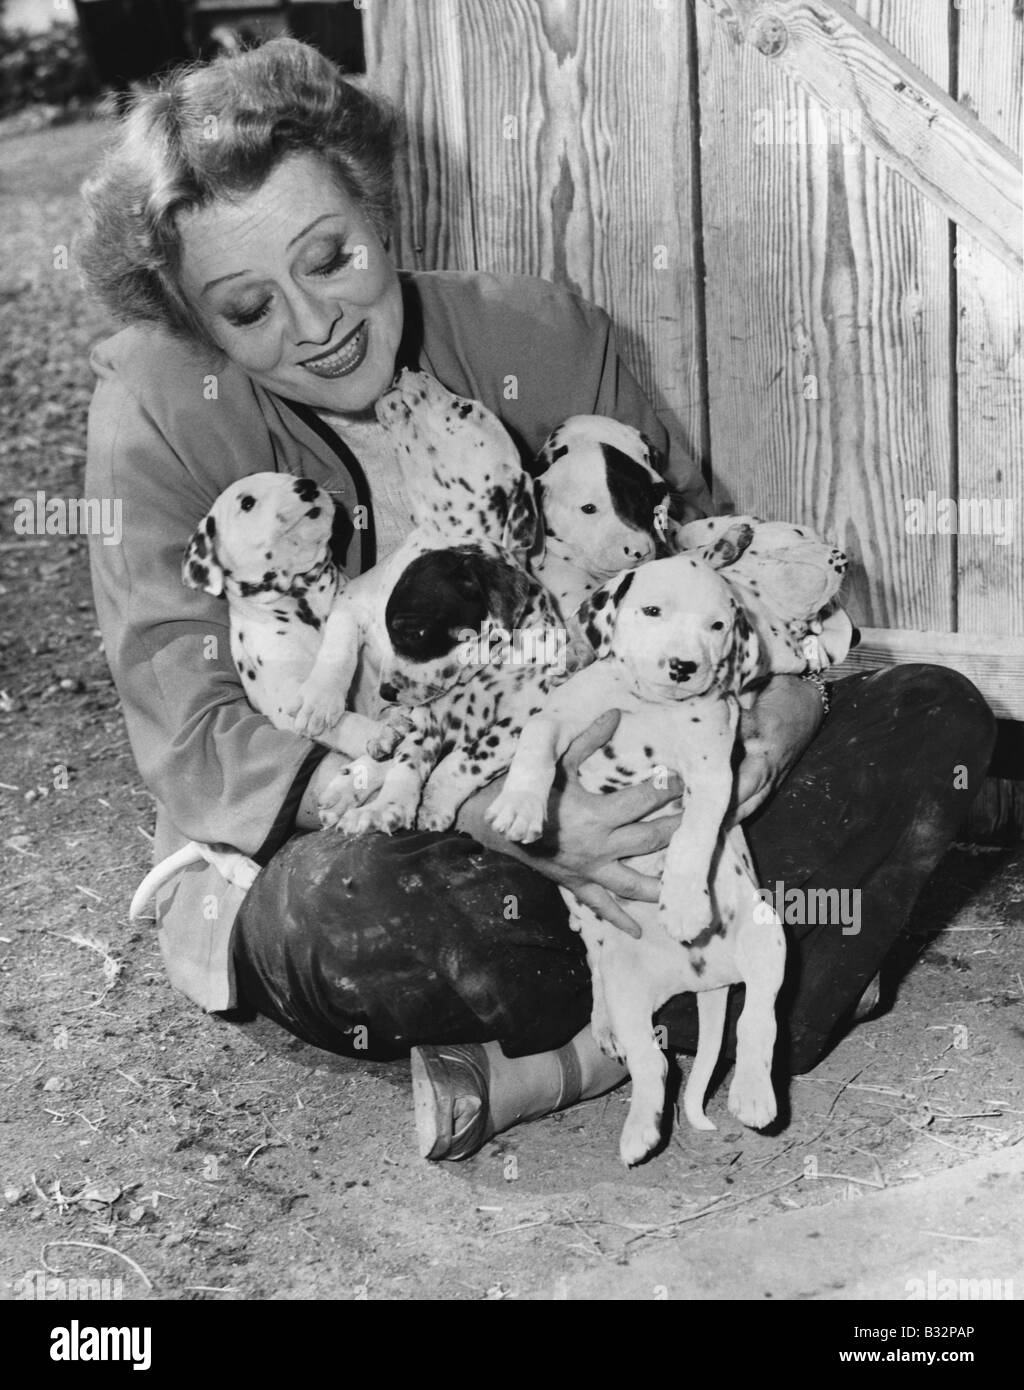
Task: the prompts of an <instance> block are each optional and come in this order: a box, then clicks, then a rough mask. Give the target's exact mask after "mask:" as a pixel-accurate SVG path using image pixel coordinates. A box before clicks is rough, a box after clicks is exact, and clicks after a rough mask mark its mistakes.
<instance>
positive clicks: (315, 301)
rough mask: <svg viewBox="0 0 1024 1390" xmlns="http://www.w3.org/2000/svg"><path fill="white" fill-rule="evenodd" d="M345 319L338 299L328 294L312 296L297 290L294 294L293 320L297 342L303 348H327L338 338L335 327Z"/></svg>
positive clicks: (305, 291) (304, 291)
mask: <svg viewBox="0 0 1024 1390" xmlns="http://www.w3.org/2000/svg"><path fill="white" fill-rule="evenodd" d="M344 317H345V314H344V310H343V308H342V306H341V305H340V304H339V303H338V301H337V299H334V298H332V297H331V296H329V295H327V294H316V293H314V294H310V293H309V292H308V291H307V290H303V289H299V288H296V289H295V290H293V292H292V319H293V321H294V324H295V341H296V344H298V345H301V346H302V347H307V346H308V347H311V348H325V347H327V346H328V344H329V343H330V342H331V339H332V338H333V337H336V336H337V334H336V333H335V331H334V330H335V327H336V326H337V325H338V324H340V323H341V320H342V319H343V318H344Z"/></svg>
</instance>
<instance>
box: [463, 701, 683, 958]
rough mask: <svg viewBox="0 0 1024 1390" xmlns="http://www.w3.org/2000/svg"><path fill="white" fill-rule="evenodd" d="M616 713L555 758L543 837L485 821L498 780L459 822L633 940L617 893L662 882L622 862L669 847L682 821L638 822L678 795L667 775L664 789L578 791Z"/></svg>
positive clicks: (635, 930)
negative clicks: (498, 829)
mask: <svg viewBox="0 0 1024 1390" xmlns="http://www.w3.org/2000/svg"><path fill="white" fill-rule="evenodd" d="M619 718H620V715H619V711H618V710H609V711H608V712H607V713H606V714H603V715H601V717H600V718H599V719H596V720H595V721H594V723H593V724H591V726H590V727H589V729H586V730H584V732H583V733H582V734H580V735H579V737H578V738H576V739H575V740H574V741H573V742H572V744H570V746H569V748H568V750H567V752H566V753H565V755H564V756H563V758H562V761H561V770H562V773H563V778H562V785H560V786H557V787H556V789H555V790H554V791H552V793H551V798H550V800H549V802H548V813H547V819H546V823H545V829H544V836H543V838H542V839H541V840H539V841H538V842H537V843H536V844H533V845H517V844H514V843H513V842H512V841H510V840H506V839H505V837H504V835H499V834H496V833H495V831H494V830H492V828H491V827H490V825H488V824H487V822H486V821H485V819H484V811H485V810H486V808H487V807H488V806H489V805H490V803H491V802H492V801H493V800H494V798H495V796H496V795H497V794H498V791H499V790H500V788H501V785H502V783H501V781H497V782H492V783H491V784H490V785H489V786H487V787H485V788H484V789H483V790H482V791H481V792H478V793H477V794H476V795H475V796H473V797H471V798H470V799H469V801H467V802H466V804H465V805H464V806H463V808H462V811H461V812H460V813H459V819H458V825H459V829H460V830H465V831H466V832H467V833H468V834H470V835H472V836H473V838H474V839H476V840H479V841H480V843H481V844H484V845H487V846H488V847H489V848H490V849H496V850H499V851H500V852H501V853H503V854H508V855H510V856H511V857H512V858H514V859H519V860H521V861H522V862H523V863H525V864H530V865H531V866H532V867H533V868H535V869H536V870H537V871H538V872H539V873H542V874H544V875H545V876H546V877H547V878H551V879H554V881H555V882H556V883H558V884H560V885H561V886H562V887H563V888H568V889H570V890H571V891H572V892H573V893H574V894H575V895H576V897H577V898H579V900H580V901H581V902H582V903H585V904H586V905H587V907H589V908H591V909H592V911H594V912H595V913H596V914H597V915H598V916H599V917H602V918H604V919H605V920H606V921H609V922H611V923H612V924H613V925H614V926H616V927H618V928H619V930H620V931H624V932H627V933H628V934H629V935H630V936H634V937H635V936H639V935H640V928H639V927H638V926H637V924H636V923H635V922H634V921H633V919H632V917H630V916H629V914H628V912H626V911H625V910H624V909H623V907H622V905H621V904H620V903H619V902H618V901H617V898H620V897H622V898H634V899H638V900H639V901H641V902H649V903H653V902H657V901H658V892H659V889H660V887H661V883H660V880H659V879H657V878H651V877H649V876H647V875H645V874H640V873H637V871H636V870H635V869H631V868H628V867H627V866H626V865H625V864H623V863H621V862H620V861H621V860H623V859H629V858H631V857H632V856H633V855H638V854H651V853H654V852H655V851H656V850H661V849H664V848H665V847H666V846H667V845H668V842H669V840H670V839H671V838H672V835H673V833H674V832H675V830H676V829H677V828H678V826H679V823H680V819H681V818H680V817H679V816H659V817H658V818H657V819H655V820H652V821H643V817H644V816H646V815H648V814H649V813H650V812H651V811H656V810H658V809H659V808H660V807H662V806H665V805H667V804H668V803H669V802H670V801H672V800H674V799H675V798H676V797H677V796H680V795H681V794H682V790H683V787H682V783H681V782H680V781H679V780H678V779H677V778H675V777H671V778H669V779H668V782H667V784H666V785H665V786H664V787H658V786H655V784H654V782H653V781H645V782H641V783H639V784H638V785H637V786H635V787H627V788H625V789H624V790H623V791H619V792H603V793H602V792H588V791H585V790H584V788H583V787H582V786H581V784H580V780H579V769H580V766H581V764H582V763H583V762H585V761H586V759H587V758H589V757H590V756H591V754H592V753H596V752H597V750H598V749H599V748H601V747H602V746H603V745H604V744H606V743H607V742H608V740H609V739H610V738H611V736H612V734H613V733H614V732H615V729H616V727H617V726H618V722H619Z"/></svg>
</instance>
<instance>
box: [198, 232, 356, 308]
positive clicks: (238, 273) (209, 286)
mask: <svg viewBox="0 0 1024 1390" xmlns="http://www.w3.org/2000/svg"><path fill="white" fill-rule="evenodd" d="M344 216H345V214H344V213H343V212H324V213H321V214H320V216H319V217H314V218H313V221H312V222H310V224H309V226H308V227H303V229H302V231H301V232H296V234H295V235H294V236H293V237H292V239H291V241H290V242H289V243H288V245H287V246H286V247H285V250H287V251H290V250H291V248H292V247H293V246H294V245H295V243H296V242H297V241H301V240H302V238H303V237H304V236H305V235H306V233H307V232H311V231H312V230H313V228H314V227H319V225H320V223H321V222H326V221H327V220H328V218H330V217H344ZM248 274H249V271H248V270H233V271H232V272H231V274H230V275H219V276H218V277H217V279H216V280H207V282H206V284H205V285H204V286H203V288H202V290H201V291H200V293H202V294H206V293H207V292H208V291H209V290H212V289H213V287H214V285H222V284H223V283H224V281H225V280H237V279H238V278H239V276H241V275H248Z"/></svg>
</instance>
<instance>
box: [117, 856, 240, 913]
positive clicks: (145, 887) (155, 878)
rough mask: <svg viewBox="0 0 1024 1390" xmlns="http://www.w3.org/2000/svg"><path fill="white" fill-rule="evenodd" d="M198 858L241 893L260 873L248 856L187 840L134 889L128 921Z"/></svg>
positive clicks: (196, 861) (156, 865) (197, 860)
mask: <svg viewBox="0 0 1024 1390" xmlns="http://www.w3.org/2000/svg"><path fill="white" fill-rule="evenodd" d="M201 859H205V860H206V862H207V863H208V864H212V865H213V866H214V867H215V868H216V869H217V870H218V871H219V872H220V873H221V874H222V875H223V877H224V878H226V879H227V880H228V882H229V883H234V884H236V885H237V886H238V887H239V888H241V889H242V891H243V892H247V891H248V889H250V888H251V887H252V885H253V883H254V882H255V880H256V875H257V874H258V873H259V871H260V870H259V865H258V864H255V863H253V861H252V860H251V859H249V858H248V856H247V855H244V854H240V853H239V852H238V850H234V849H226V848H225V849H217V848H215V847H214V846H213V845H201V844H199V842H198V841H196V840H189V842H188V844H187V845H182V847H181V849H178V850H175V851H174V853H173V854H169V855H168V856H167V858H166V859H162V860H161V861H160V863H159V864H155V865H154V866H153V868H152V869H150V871H149V873H148V874H147V875H146V877H145V878H144V879H143V880H142V882H141V883H140V884H139V886H138V888H136V890H135V896H134V897H133V898H132V902H131V907H129V909H128V920H129V921H130V922H134V921H137V920H138V917H139V915H140V914H141V912H142V909H143V908H144V907H145V906H146V904H147V903H148V902H149V901H150V899H151V898H153V897H154V896H155V895H156V893H157V891H158V889H160V888H162V887H163V885H164V884H165V883H167V882H168V880H169V879H172V878H173V877H174V875H175V874H176V873H178V872H179V871H180V870H181V869H185V868H187V867H188V865H189V864H196V863H198V862H199V861H200V860H201Z"/></svg>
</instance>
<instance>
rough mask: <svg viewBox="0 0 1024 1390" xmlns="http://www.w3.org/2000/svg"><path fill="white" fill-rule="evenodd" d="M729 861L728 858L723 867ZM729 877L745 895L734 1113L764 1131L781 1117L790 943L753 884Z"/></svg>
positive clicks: (740, 908) (740, 911)
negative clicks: (778, 1089) (782, 1001)
mask: <svg viewBox="0 0 1024 1390" xmlns="http://www.w3.org/2000/svg"><path fill="white" fill-rule="evenodd" d="M727 848H728V846H727ZM729 858H730V856H729V855H728V854H726V853H723V855H722V859H723V861H726V860H727V859H729ZM733 863H735V860H733ZM724 873H728V874H729V875H730V876H731V877H732V878H733V882H734V883H735V884H736V885H737V888H738V889H739V891H740V893H741V894H742V900H740V901H738V902H737V915H736V920H735V924H734V926H735V930H736V946H735V958H736V969H737V974H738V976H739V978H740V979H741V980H742V981H743V982H744V984H745V985H746V996H745V999H744V1002H743V1012H742V1014H741V1015H740V1018H739V1022H738V1023H737V1024H736V1069H735V1071H734V1073H733V1079H732V1085H731V1086H730V1087H729V1110H730V1111H731V1113H732V1114H733V1115H735V1116H736V1118H737V1119H738V1120H739V1121H741V1123H743V1124H745V1125H749V1126H750V1127H751V1129H763V1128H764V1126H765V1125H768V1124H771V1122H772V1120H774V1119H775V1116H776V1114H777V1112H778V1106H777V1103H776V1099H775V1090H774V1088H773V1086H772V1058H773V1056H774V1053H775V1035H776V1021H775V1000H776V997H777V995H778V992H779V990H780V989H781V988H782V977H783V974H784V973H785V968H786V938H785V934H784V932H783V930H782V923H781V922H780V921H779V919H778V916H777V914H776V913H775V911H774V910H773V909H772V907H771V905H770V904H769V903H766V902H765V901H764V900H763V899H762V898H761V896H760V895H759V893H758V892H757V890H756V888H755V887H754V885H753V883H751V882H750V881H749V879H746V878H745V877H744V878H743V879H742V880H741V879H740V878H739V877H738V876H737V875H736V874H735V873H734V871H733V868H732V867H731V865H729V866H727V867H724V868H723V874H724Z"/></svg>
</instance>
